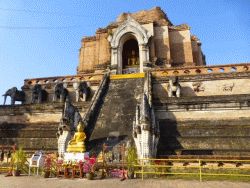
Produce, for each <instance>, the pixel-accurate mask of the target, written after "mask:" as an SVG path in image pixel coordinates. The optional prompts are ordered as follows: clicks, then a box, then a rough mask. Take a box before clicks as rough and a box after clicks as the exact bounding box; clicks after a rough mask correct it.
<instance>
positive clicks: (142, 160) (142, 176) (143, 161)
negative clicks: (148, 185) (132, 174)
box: [141, 160, 144, 180]
mask: <svg viewBox="0 0 250 188" xmlns="http://www.w3.org/2000/svg"><path fill="white" fill-rule="evenodd" d="M143 166H144V161H143V160H142V166H141V167H142V168H141V170H142V173H141V179H142V180H143V172H144V167H143Z"/></svg>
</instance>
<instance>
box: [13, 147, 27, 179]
mask: <svg viewBox="0 0 250 188" xmlns="http://www.w3.org/2000/svg"><path fill="white" fill-rule="evenodd" d="M11 161H12V164H13V175H14V176H20V174H21V170H22V169H23V168H24V166H25V163H26V161H27V157H26V154H25V152H24V151H23V149H22V148H19V149H18V150H16V151H15V152H14V153H13V154H12V157H11Z"/></svg>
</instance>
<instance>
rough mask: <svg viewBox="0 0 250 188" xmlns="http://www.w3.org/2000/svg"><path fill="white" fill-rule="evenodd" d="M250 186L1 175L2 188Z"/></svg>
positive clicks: (246, 186) (246, 187)
mask: <svg viewBox="0 0 250 188" xmlns="http://www.w3.org/2000/svg"><path fill="white" fill-rule="evenodd" d="M43 187H44V188H78V187H83V188H88V187H89V188H106V187H107V188H120V187H121V188H207V187H208V188H250V183H246V182H228V181H205V182H199V181H195V180H153V179H151V180H144V181H142V180H139V179H135V180H125V181H120V180H119V179H103V180H86V179H58V178H48V179H45V178H42V177H35V176H32V177H28V176H20V177H4V176H3V175H0V188H43Z"/></svg>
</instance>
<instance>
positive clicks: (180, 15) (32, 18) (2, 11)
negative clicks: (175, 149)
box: [0, 0, 250, 104]
mask: <svg viewBox="0 0 250 188" xmlns="http://www.w3.org/2000/svg"><path fill="white" fill-rule="evenodd" d="M155 6H160V7H161V8H162V9H163V10H164V11H165V12H166V13H167V15H168V17H169V19H170V20H171V21H172V23H173V24H175V25H178V24H182V23H187V24H189V25H190V26H191V32H192V34H195V35H197V36H198V37H199V38H200V40H201V42H202V49H203V52H204V53H205V55H206V60H207V64H208V65H215V64H231V63H241V62H250V1H249V0H199V1H197V0H70V1H63V0H52V1H51V0H40V1H35V0H33V1H32V0H0V94H3V93H4V92H5V90H7V89H8V88H10V87H13V86H18V88H19V89H20V87H21V86H22V85H23V80H24V79H25V78H35V77H49V76H61V75H74V74H76V66H77V64H78V50H79V48H80V44H81V43H80V41H81V38H82V37H83V36H90V35H94V33H95V30H96V29H97V28H99V27H105V26H106V25H108V24H109V23H110V22H112V21H114V20H115V18H116V17H117V16H118V15H119V14H120V13H122V12H136V11H139V10H143V9H151V8H152V7H155ZM2 101H3V97H1V98H0V104H1V103H2Z"/></svg>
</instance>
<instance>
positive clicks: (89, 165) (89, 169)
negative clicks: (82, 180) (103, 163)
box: [83, 158, 96, 180]
mask: <svg viewBox="0 0 250 188" xmlns="http://www.w3.org/2000/svg"><path fill="white" fill-rule="evenodd" d="M95 163H96V158H88V159H85V163H84V165H83V172H84V173H85V174H86V178H87V179H88V180H92V179H93V178H94V165H95Z"/></svg>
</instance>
